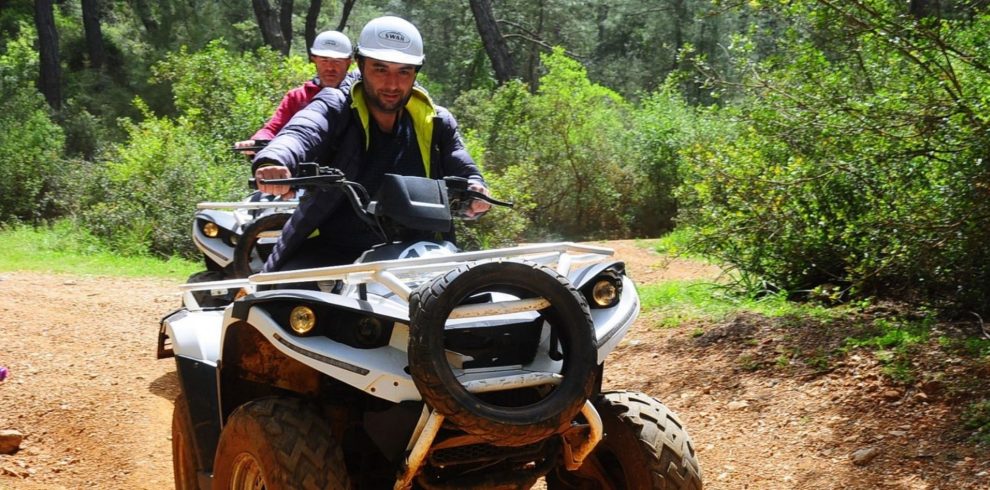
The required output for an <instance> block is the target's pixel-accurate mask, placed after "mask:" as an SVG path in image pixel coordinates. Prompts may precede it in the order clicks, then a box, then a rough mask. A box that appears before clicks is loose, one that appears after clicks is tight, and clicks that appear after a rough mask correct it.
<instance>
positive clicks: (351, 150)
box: [253, 16, 489, 271]
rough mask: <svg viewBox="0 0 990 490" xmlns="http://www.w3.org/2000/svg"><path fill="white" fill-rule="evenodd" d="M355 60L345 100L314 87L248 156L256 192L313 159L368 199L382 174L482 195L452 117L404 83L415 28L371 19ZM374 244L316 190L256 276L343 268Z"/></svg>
mask: <svg viewBox="0 0 990 490" xmlns="http://www.w3.org/2000/svg"><path fill="white" fill-rule="evenodd" d="M356 55H357V63H358V69H359V70H360V72H361V78H362V79H361V80H360V81H357V82H355V84H354V86H353V87H352V90H351V91H350V94H349V95H345V94H344V93H343V92H341V91H339V90H323V91H322V92H320V93H319V94H318V95H317V96H316V97H314V98H313V100H312V102H311V103H310V104H309V105H308V106H306V108H305V109H303V110H301V111H300V112H299V113H297V115H296V116H295V117H294V118H293V120H292V121H291V122H290V123H289V124H288V125H286V126H285V127H284V128H282V130H281V132H279V134H278V135H277V136H276V137H275V139H273V140H272V141H271V143H269V144H268V146H266V147H265V148H264V149H262V150H261V151H259V152H258V154H257V156H256V157H255V159H254V163H253V168H254V169H255V178H256V179H257V180H258V182H259V185H258V188H259V190H261V191H262V192H267V193H271V194H276V195H282V194H286V193H288V192H289V188H288V187H287V186H284V185H270V184H266V183H265V180H271V179H280V178H286V177H289V176H290V175H291V174H292V173H293V171H294V170H295V168H296V166H297V165H298V164H299V163H301V162H308V161H315V162H317V163H321V164H324V165H325V164H330V163H331V162H332V166H333V167H336V168H338V169H340V170H342V171H343V173H344V175H345V176H346V177H347V179H348V180H351V181H354V182H358V183H360V184H362V185H364V187H365V188H366V189H367V190H368V192H369V193H370V194H372V195H374V194H375V192H376V191H377V190H378V187H379V185H380V184H381V180H382V178H383V176H384V175H385V174H386V173H392V174H400V175H410V176H420V177H429V178H433V179H439V178H443V177H448V176H457V177H464V178H467V179H468V181H469V188H470V189H472V190H475V191H478V192H481V193H483V194H486V195H487V194H488V190H487V188H486V186H485V183H484V179H483V178H482V176H481V172H480V171H479V170H478V167H477V166H476V165H475V164H474V161H473V160H472V159H471V156H470V155H468V153H467V151H466V150H465V148H464V144H463V142H462V141H461V137H460V134H459V133H458V131H457V123H456V121H455V120H454V117H453V116H452V115H451V114H450V112H448V111H447V109H445V108H443V107H440V106H438V105H435V104H434V103H433V101H432V100H430V97H429V96H428V95H427V94H426V92H425V91H422V90H420V89H419V88H418V87H415V86H414V84H415V81H416V75H417V73H418V72H419V70H420V68H421V67H422V66H423V61H424V58H425V56H424V55H423V39H422V37H421V36H420V34H419V31H418V30H417V29H416V27H415V26H413V25H412V24H411V23H409V22H407V21H405V20H403V19H400V18H398V17H388V16H386V17H380V18H377V19H374V20H372V21H371V22H369V23H368V24H367V25H366V26H365V27H364V29H363V30H362V31H361V36H360V38H359V40H358V47H357V52H356ZM471 206H472V207H471V209H470V210H469V212H470V213H474V214H480V213H483V212H485V211H487V210H488V207H489V204H488V203H486V202H483V201H480V200H478V201H475V202H473V203H472V204H471ZM378 238H379V237H378V236H377V235H376V234H375V233H374V231H373V230H370V229H368V227H367V225H366V224H365V223H363V222H362V221H361V220H359V219H357V218H356V217H355V216H354V213H352V212H351V210H350V208H349V207H348V206H347V205H346V203H345V202H344V199H343V195H342V194H341V193H340V192H339V191H336V190H331V191H320V192H317V193H315V194H314V195H312V196H310V198H309V199H306V200H305V202H303V203H301V204H300V206H299V209H298V210H297V211H296V212H295V213H294V214H293V216H292V218H291V219H290V220H289V222H288V223H287V224H286V226H285V228H284V229H283V233H282V235H281V238H280V239H279V241H278V243H277V244H276V246H275V249H274V251H273V252H272V254H271V255H269V258H268V261H267V263H266V264H265V268H264V270H265V271H277V270H293V269H303V268H312V267H320V266H328V265H336V264H344V263H350V262H353V261H354V259H356V258H357V257H358V256H359V255H360V254H361V253H363V252H364V251H365V250H367V249H368V248H370V247H371V246H372V245H375V244H377V243H378V241H379V240H378Z"/></svg>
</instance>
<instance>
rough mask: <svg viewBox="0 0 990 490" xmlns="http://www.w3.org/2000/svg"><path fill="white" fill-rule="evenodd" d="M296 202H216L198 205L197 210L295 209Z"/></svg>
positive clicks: (297, 204)
mask: <svg viewBox="0 0 990 490" xmlns="http://www.w3.org/2000/svg"><path fill="white" fill-rule="evenodd" d="M297 207H299V203H298V202H296V201H256V202H250V201H249V202H244V201H214V202H201V203H198V204H196V209H295V208H297Z"/></svg>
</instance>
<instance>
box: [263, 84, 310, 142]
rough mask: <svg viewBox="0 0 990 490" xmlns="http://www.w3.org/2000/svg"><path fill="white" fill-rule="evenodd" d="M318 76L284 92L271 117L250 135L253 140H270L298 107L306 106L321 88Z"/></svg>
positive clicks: (297, 110) (294, 113)
mask: <svg viewBox="0 0 990 490" xmlns="http://www.w3.org/2000/svg"><path fill="white" fill-rule="evenodd" d="M318 81H319V78H314V79H312V80H309V81H307V82H306V83H304V84H302V86H300V87H296V88H294V89H292V90H290V91H288V92H287V93H286V94H285V97H282V102H280V103H279V104H278V109H275V113H274V114H272V117H271V119H269V120H268V122H266V123H265V125H264V126H262V127H261V129H259V130H258V132H256V133H254V136H252V137H251V139H253V140H270V139H272V138H274V137H275V135H276V134H278V132H279V130H280V129H282V126H285V125H286V123H288V122H289V119H292V116H294V115H296V113H297V112H299V110H300V109H302V108H303V107H306V104H309V101H310V100H311V99H312V98H313V97H316V94H318V93H320V90H323V85H322V84H319V83H317V82H318Z"/></svg>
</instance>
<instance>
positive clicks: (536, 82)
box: [527, 0, 546, 94]
mask: <svg viewBox="0 0 990 490" xmlns="http://www.w3.org/2000/svg"><path fill="white" fill-rule="evenodd" d="M539 4H540V10H539V12H540V14H539V15H538V16H537V19H536V32H535V33H534V36H535V37H536V38H540V37H542V36H543V22H544V18H545V17H546V2H545V1H544V0H540V2H539ZM527 67H528V71H527V76H528V77H529V80H527V82H528V83H529V91H530V92H531V93H534V94H535V93H536V91H537V90H539V88H540V73H539V68H540V47H539V45H537V44H536V43H530V46H529V62H528V63H527Z"/></svg>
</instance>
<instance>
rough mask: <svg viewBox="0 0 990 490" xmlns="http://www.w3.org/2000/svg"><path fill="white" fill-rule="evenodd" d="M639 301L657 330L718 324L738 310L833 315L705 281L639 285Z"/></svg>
mask: <svg viewBox="0 0 990 490" xmlns="http://www.w3.org/2000/svg"><path fill="white" fill-rule="evenodd" d="M639 298H640V301H641V303H642V310H643V312H644V313H648V312H652V313H657V314H659V316H660V317H661V319H660V320H659V322H658V326H661V327H676V326H678V325H680V324H681V323H683V322H687V321H693V320H711V321H714V322H720V321H722V320H724V319H725V318H726V317H728V316H729V315H731V314H733V313H737V312H741V311H747V312H752V313H759V314H762V315H765V316H768V317H782V316H793V315H797V316H804V317H810V318H831V317H833V316H834V315H835V314H836V312H834V311H832V310H829V309H828V308H824V307H822V306H817V305H813V304H801V303H794V302H789V301H787V299H786V297H785V295H783V294H779V295H768V296H763V297H759V298H755V297H747V296H737V295H733V294H731V293H730V291H729V290H728V289H726V287H725V286H723V285H719V284H714V283H712V282H708V281H666V282H662V283H657V284H646V285H642V286H639Z"/></svg>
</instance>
